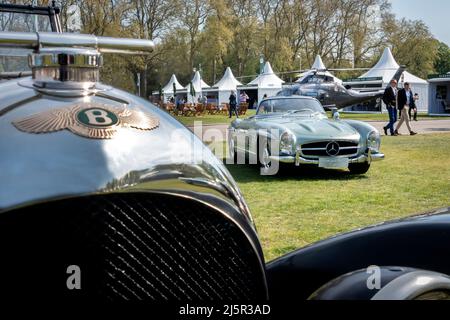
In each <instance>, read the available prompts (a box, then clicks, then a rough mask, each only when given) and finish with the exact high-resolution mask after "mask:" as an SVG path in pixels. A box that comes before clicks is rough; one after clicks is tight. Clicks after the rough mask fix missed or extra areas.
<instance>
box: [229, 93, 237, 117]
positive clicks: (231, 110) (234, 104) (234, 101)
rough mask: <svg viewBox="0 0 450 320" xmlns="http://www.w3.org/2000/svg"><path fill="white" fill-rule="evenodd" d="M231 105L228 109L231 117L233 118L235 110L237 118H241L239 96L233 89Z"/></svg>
mask: <svg viewBox="0 0 450 320" xmlns="http://www.w3.org/2000/svg"><path fill="white" fill-rule="evenodd" d="M229 105H230V110H228V111H229V113H230V116H229V118H231V116H232V114H233V112H234V113H235V114H236V118H239V115H238V112H237V109H236V105H237V97H236V93H235V92H234V91H231V94H230V101H229Z"/></svg>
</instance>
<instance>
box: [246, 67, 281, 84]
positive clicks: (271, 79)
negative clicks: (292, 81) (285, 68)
mask: <svg viewBox="0 0 450 320" xmlns="http://www.w3.org/2000/svg"><path fill="white" fill-rule="evenodd" d="M283 83H284V81H283V80H281V79H280V78H279V77H278V76H277V75H276V74H275V73H274V72H273V70H272V66H271V65H270V63H269V61H267V62H266V64H265V65H264V70H263V73H261V74H260V75H259V76H258V77H256V79H253V80H252V81H250V82H249V83H248V85H257V86H258V87H259V88H281V86H282V84H283Z"/></svg>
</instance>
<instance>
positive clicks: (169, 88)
mask: <svg viewBox="0 0 450 320" xmlns="http://www.w3.org/2000/svg"><path fill="white" fill-rule="evenodd" d="M174 83H175V89H176V90H177V93H179V92H180V93H181V91H182V90H184V87H183V86H182V85H181V84H180V83H179V82H178V79H177V77H176V76H175V75H174V74H173V75H172V77H170V80H169V82H168V83H167V84H166V85H165V86H164V87H163V88H162V91H163V95H164V102H167V99H169V98H170V97H171V96H173V84H174Z"/></svg>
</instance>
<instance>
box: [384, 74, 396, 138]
mask: <svg viewBox="0 0 450 320" xmlns="http://www.w3.org/2000/svg"><path fill="white" fill-rule="evenodd" d="M383 102H384V103H385V104H386V109H387V111H388V114H389V123H388V124H387V125H386V126H384V127H383V129H384V134H385V135H387V134H388V133H387V130H388V129H389V131H390V132H391V136H394V135H396V134H395V132H394V124H395V122H396V121H397V80H395V79H392V80H391V83H390V85H389V86H388V87H387V88H386V90H384V95H383Z"/></svg>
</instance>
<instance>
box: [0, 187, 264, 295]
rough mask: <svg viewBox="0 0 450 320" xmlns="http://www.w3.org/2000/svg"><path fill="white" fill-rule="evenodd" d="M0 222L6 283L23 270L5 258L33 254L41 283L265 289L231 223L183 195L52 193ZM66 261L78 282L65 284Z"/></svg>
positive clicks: (178, 290) (141, 291)
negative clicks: (53, 198)
mask: <svg viewBox="0 0 450 320" xmlns="http://www.w3.org/2000/svg"><path fill="white" fill-rule="evenodd" d="M0 232H1V235H0V240H1V241H2V242H1V243H0V248H1V249H2V250H4V251H3V252H5V253H6V255H7V256H6V257H5V255H4V256H3V258H7V259H6V260H3V261H9V264H8V263H7V264H5V265H3V266H1V267H0V269H1V271H3V272H2V274H0V277H2V275H4V274H5V272H6V274H9V279H11V281H12V279H15V280H14V281H12V283H11V285H13V286H17V284H19V286H20V285H21V284H22V285H24V286H25V287H26V283H21V280H22V279H21V278H20V274H21V272H23V271H24V270H20V268H19V269H17V268H15V267H14V265H16V266H17V265H19V266H20V265H21V263H24V264H28V266H29V263H30V261H34V260H36V259H38V261H40V264H38V265H37V269H39V273H41V274H42V275H43V276H44V277H45V278H46V279H47V280H45V284H44V285H45V286H46V288H47V289H49V290H48V291H49V292H50V293H52V292H53V291H51V290H54V292H55V293H58V294H59V293H60V292H62V294H64V295H69V296H70V295H78V296H81V297H89V298H91V297H93V298H107V299H111V300H117V299H119V300H146V299H149V300H157V301H161V300H162V301H164V300H185V299H187V300H219V299H220V300H234V299H247V300H253V299H261V298H264V297H265V282H264V275H263V271H262V270H261V266H260V262H259V261H258V257H257V254H256V252H255V251H254V249H253V247H252V246H251V245H250V242H249V240H248V239H247V238H246V237H245V235H244V234H243V232H242V231H241V229H239V228H238V227H237V226H236V225H235V224H234V223H233V222H232V221H230V220H229V219H227V218H226V217H225V216H223V215H222V214H221V213H219V212H217V211H215V210H213V209H211V208H209V207H207V206H205V205H202V204H200V203H197V202H194V201H192V200H188V199H183V198H178V197H174V196H165V195H149V194H116V195H108V196H93V197H86V198H79V199H73V200H66V201H57V202H53V203H47V204H43V205H38V206H34V207H33V209H32V212H30V209H21V210H16V211H13V212H9V213H7V215H4V216H3V217H2V219H0ZM5 240H7V241H8V242H7V243H5V242H3V241H5ZM12 243H13V244H12ZM12 247H14V249H13V248H12ZM60 248H62V249H60ZM8 255H9V256H8ZM69 265H78V266H80V269H81V274H82V276H81V279H82V289H81V290H73V291H70V290H67V288H65V285H66V278H67V274H65V271H66V268H67V266H69ZM34 270H36V269H34ZM11 276H12V278H11ZM5 288H6V287H4V288H0V290H1V291H3V290H4V289H5ZM50 289H51V290H50Z"/></svg>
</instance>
